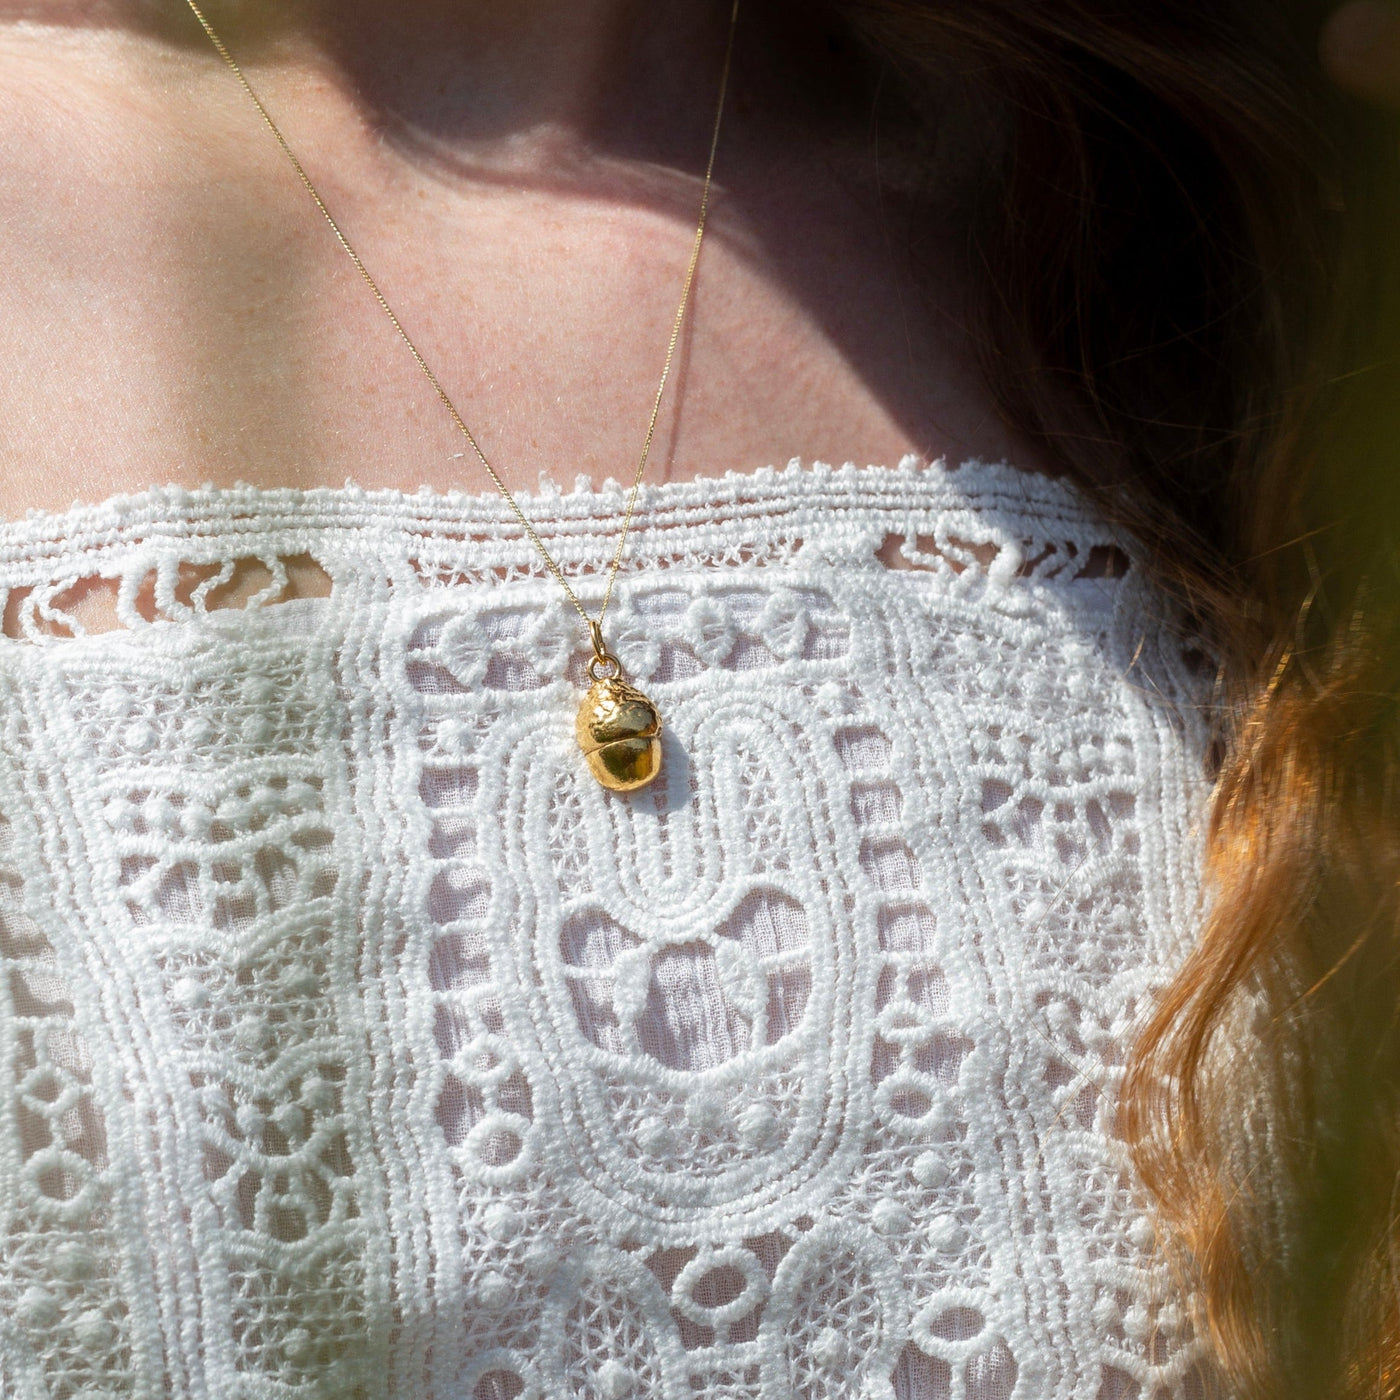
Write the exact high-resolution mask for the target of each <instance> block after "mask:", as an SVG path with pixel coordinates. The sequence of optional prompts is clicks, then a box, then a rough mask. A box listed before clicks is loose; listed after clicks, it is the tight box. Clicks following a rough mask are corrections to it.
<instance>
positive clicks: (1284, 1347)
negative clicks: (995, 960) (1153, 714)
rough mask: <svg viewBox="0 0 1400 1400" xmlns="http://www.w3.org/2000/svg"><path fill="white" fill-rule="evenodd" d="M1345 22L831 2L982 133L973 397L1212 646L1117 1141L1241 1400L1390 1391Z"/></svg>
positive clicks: (1393, 910) (1369, 650)
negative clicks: (1185, 909)
mask: <svg viewBox="0 0 1400 1400" xmlns="http://www.w3.org/2000/svg"><path fill="white" fill-rule="evenodd" d="M1327 8H1329V7H1327V6H1324V5H1316V4H1304V3H1294V4H1290V3H1288V2H1287V0H1267V2H1266V3H1257V4H1256V3H1244V0H1196V2H1195V3H1188V2H1187V0H1133V3H1131V4H1124V3H1121V0H1111V2H1110V0H1033V3H1032V2H1031V0H926V2H923V3H921V0H840V3H839V4H837V5H836V9H837V10H838V11H839V13H840V15H841V18H842V22H843V23H845V24H847V25H848V26H849V27H850V29H851V31H852V32H853V33H854V34H855V35H856V36H857V42H858V44H859V45H862V46H864V52H866V53H868V54H869V55H872V56H873V61H874V62H876V63H877V64H879V65H881V66H882V67H883V70H884V71H883V72H882V73H881V75H880V77H881V82H880V85H879V86H880V91H881V92H882V93H884V94H885V96H884V98H883V99H882V101H883V105H884V107H885V108H886V109H887V110H888V111H889V112H890V117H889V120H890V121H891V123H892V124H893V126H894V127H895V128H896V129H899V128H900V127H901V124H903V129H904V130H905V131H906V132H908V133H909V134H910V139H911V140H917V139H919V133H920V131H921V130H922V131H923V133H924V135H925V137H927V135H928V132H929V131H930V130H931V128H932V126H933V125H935V124H936V123H937V122H938V121H939V120H940V119H941V118H942V117H944V116H946V115H947V114H949V113H951V112H953V111H954V110H956V109H959V108H960V109H961V110H963V111H964V112H967V111H972V112H975V113H976V114H977V120H978V121H979V122H980V123H981V129H982V130H983V131H984V132H990V133H993V135H992V136H988V137H987V138H986V139H987V141H988V142H989V143H990V144H991V149H990V150H989V151H983V152H982V153H981V155H980V156H979V170H978V176H977V179H976V181H975V182H974V183H973V186H972V188H971V194H970V196H969V199H970V203H969V204H968V206H967V209H966V217H965V219H964V221H963V222H964V225H965V227H966V229H967V238H966V245H965V252H966V256H967V261H968V271H969V272H970V274H971V276H972V279H973V283H974V286H975V288H976V291H977V296H978V298H979V300H978V302H977V307H978V310H977V316H978V324H977V327H976V330H977V332H978V334H979V336H980V339H981V343H982V347H983V357H984V361H985V366H986V371H987V375H988V378H989V379H990V381H991V383H992V385H993V386H994V388H995V390H996V392H997V394H998V395H999V397H1000V401H1001V404H1002V406H1003V408H1004V410H1005V412H1006V413H1007V415H1008V417H1009V418H1010V419H1011V420H1013V421H1014V422H1015V423H1017V424H1018V425H1019V426H1020V427H1021V428H1022V429H1023V430H1025V431H1027V432H1029V433H1031V434H1032V435H1033V436H1034V437H1035V438H1036V439H1037V440H1038V441H1039V442H1040V443H1041V444H1042V445H1043V447H1044V449H1045V450H1046V451H1047V452H1048V453H1049V454H1050V456H1051V457H1052V459H1053V460H1055V461H1056V462H1057V463H1058V464H1059V466H1060V467H1061V468H1062V469H1063V470H1064V471H1066V472H1067V473H1069V474H1071V475H1073V476H1074V477H1075V478H1076V479H1077V480H1079V481H1080V482H1081V483H1083V484H1084V485H1085V487H1086V489H1087V490H1089V491H1091V492H1092V493H1093V494H1094V495H1095V496H1096V497H1097V498H1098V499H1099V500H1100V502H1101V503H1102V505H1103V506H1104V507H1105V508H1106V509H1108V510H1109V511H1111V512H1112V513H1113V514H1114V515H1115V516H1116V517H1117V518H1118V519H1120V520H1121V521H1123V522H1124V523H1126V524H1127V525H1128V526H1129V527H1130V528H1132V529H1133V530H1134V531H1135V532H1136V534H1137V535H1138V537H1139V539H1140V540H1141V541H1142V544H1143V547H1144V551H1145V553H1146V556H1147V557H1148V560H1149V563H1150V566H1151V567H1152V568H1153V569H1154V570H1155V572H1156V574H1157V576H1158V578H1159V580H1160V581H1162V582H1163V583H1165V584H1166V585H1167V587H1168V589H1169V590H1170V592H1171V593H1172V594H1173V595H1175V597H1176V598H1177V599H1178V600H1179V603H1180V606H1181V609H1182V616H1183V618H1184V619H1186V623H1187V625H1188V626H1189V627H1192V628H1196V629H1199V631H1200V633H1201V635H1202V636H1203V638H1204V639H1205V641H1206V644H1207V647H1208V649H1209V650H1210V652H1211V654H1212V655H1213V656H1214V657H1215V658H1217V660H1218V663H1219V684H1218V686H1217V688H1216V694H1215V700H1214V704H1213V707H1212V708H1213V717H1214V722H1215V728H1216V732H1217V734H1218V742H1217V744H1216V747H1215V750H1214V753H1213V755H1212V757H1211V762H1212V765H1213V772H1214V774H1215V775H1216V777H1217V785H1216V793H1215V799H1214V807H1213V814H1212V820H1211V827H1210V843H1209V856H1208V861H1209V864H1208V876H1209V905H1208V917H1207V918H1206V919H1205V926H1204V930H1203V933H1202V935H1201V937H1200V939H1199V943H1198V945H1197V950H1196V952H1195V953H1194V955H1193V956H1192V957H1191V958H1190V960H1189V962H1188V963H1187V964H1186V966H1185V967H1184V969H1182V970H1181V971H1180V973H1179V975H1177V976H1176V977H1175V979H1174V980H1173V981H1172V982H1171V983H1170V985H1169V986H1167V987H1166V988H1165V990H1164V992H1163V994H1162V995H1161V997H1160V999H1159V1000H1158V1001H1157V1002H1156V1004H1155V1006H1154V1007H1153V1008H1149V1018H1148V1019H1149V1021H1150V1023H1148V1024H1146V1026H1145V1030H1144V1033H1143V1035H1142V1039H1141V1041H1140V1043H1139V1044H1138V1045H1137V1047H1136V1049H1135V1051H1134V1054H1133V1057H1132V1060H1131V1063H1130V1066H1129V1073H1128V1078H1127V1082H1126V1088H1125V1091H1124V1096H1123V1100H1122V1103H1121V1107H1120V1112H1119V1120H1118V1121H1119V1124H1120V1128H1121V1131H1122V1132H1123V1134H1124V1136H1125V1137H1126V1139H1127V1141H1128V1142H1129V1144H1130V1145H1131V1147H1132V1150H1133V1152H1134V1153H1135V1156H1136V1159H1137V1162H1138V1164H1139V1167H1140V1169H1141V1172H1142V1175H1143V1177H1144V1179H1145V1181H1146V1183H1147V1186H1148V1189H1149V1191H1150V1193H1151V1195H1152V1197H1153V1199H1154V1201H1155V1204H1156V1207H1157V1209H1158V1212H1159V1215H1160V1218H1161V1221H1162V1224H1163V1226H1164V1227H1165V1228H1164V1229H1163V1231H1162V1234H1163V1236H1164V1238H1167V1239H1170V1240H1171V1241H1173V1242H1174V1246H1175V1247H1176V1248H1177V1249H1179V1250H1180V1255H1179V1257H1180V1259H1181V1260H1182V1262H1183V1264H1184V1266H1185V1267H1187V1268H1189V1269H1191V1270H1192V1271H1193V1274H1194V1281H1195V1283H1196V1286H1197V1288H1198V1290H1199V1296H1200V1298H1201V1300H1202V1312H1203V1318H1202V1321H1203V1324H1204V1325H1205V1327H1206V1328H1207V1329H1208V1331H1209V1335H1210V1338H1211V1341H1212V1342H1213V1345H1214V1350H1215V1352H1216V1354H1217V1356H1218V1358H1219V1364H1220V1367H1221V1369H1222V1372H1223V1374H1224V1376H1225V1377H1226V1385H1227V1388H1228V1389H1229V1390H1230V1391H1231V1392H1232V1393H1234V1394H1238V1395H1241V1396H1248V1397H1256V1396H1257V1397H1266V1396H1267V1397H1280V1396H1293V1395H1297V1396H1300V1397H1302V1396H1307V1397H1308V1398H1309V1400H1324V1397H1325V1400H1333V1398H1334V1397H1362V1396H1366V1397H1376V1396H1400V1286H1397V1264H1398V1263H1400V1031H1398V1030H1397V1024H1396V1022H1397V1007H1400V961H1397V959H1400V884H1398V883H1397V882H1400V754H1397V740H1400V724H1398V723H1397V695H1400V606H1398V605H1400V565H1397V553H1400V372H1397V363H1400V362H1398V361H1397V358H1396V354H1395V347H1396V345H1397V343H1400V336H1397V331H1400V324H1398V323H1397V320H1396V318H1395V316H1394V312H1395V305H1396V303H1395V297H1394V285H1393V283H1394V281H1395V278H1394V276H1393V274H1394V272H1395V264H1396V263H1397V262H1400V241H1397V240H1396V238H1395V237H1394V233H1395V232H1396V231H1400V224H1397V223H1396V222H1395V221H1394V219H1393V218H1392V210H1391V208H1390V206H1389V201H1388V198H1387V194H1386V192H1387V191H1388V190H1389V191H1393V192H1397V193H1400V168H1397V162H1396V161H1395V159H1394V154H1393V153H1394V151H1395V149H1396V141H1395V134H1394V132H1393V131H1387V130H1383V129H1382V124H1381V120H1380V119H1379V118H1378V117H1376V116H1374V115H1370V114H1362V113H1360V112H1357V111H1353V110H1351V109H1350V108H1349V107H1348V106H1347V104H1346V102H1345V101H1344V100H1343V99H1342V98H1341V97H1340V96H1336V95H1331V94H1329V93H1328V91H1327V88H1326V84H1325V82H1324V80H1323V78H1322V75H1321V74H1320V72H1319V71H1318V66H1317V61H1316V58H1315V52H1316V48H1315V45H1316V35H1317V32H1318V28H1319V26H1320V24H1321V21H1322V19H1323V17H1324V13H1325V10H1326V9H1327ZM949 92H954V93H956V94H957V99H956V101H953V102H948V103H946V104H943V105H942V106H941V107H940V104H939V100H938V97H937V94H940V93H949ZM969 99H970V100H969ZM949 119H951V118H949ZM989 170H990V171H991V172H992V173H991V174H990V175H989V174H988V171H989ZM915 197H917V195H916V196H915ZM927 197H929V198H936V197H939V191H938V190H937V188H936V181H931V183H930V186H929V189H928V191H927ZM1144 1400H1146V1397H1144Z"/></svg>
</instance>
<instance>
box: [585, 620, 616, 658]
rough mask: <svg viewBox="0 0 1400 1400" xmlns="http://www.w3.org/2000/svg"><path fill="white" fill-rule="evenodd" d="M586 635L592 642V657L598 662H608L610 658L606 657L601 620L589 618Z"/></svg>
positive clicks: (606, 650)
mask: <svg viewBox="0 0 1400 1400" xmlns="http://www.w3.org/2000/svg"><path fill="white" fill-rule="evenodd" d="M588 635H589V637H590V638H591V639H592V641H593V655H594V656H595V657H597V659H598V660H599V661H608V660H611V659H612V658H611V657H610V656H609V655H608V649H607V646H606V645H605V644H604V642H603V623H602V619H601V618H596V617H590V618H589V619H588Z"/></svg>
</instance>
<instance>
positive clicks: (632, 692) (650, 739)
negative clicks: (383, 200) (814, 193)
mask: <svg viewBox="0 0 1400 1400" xmlns="http://www.w3.org/2000/svg"><path fill="white" fill-rule="evenodd" d="M186 3H187V4H188V5H189V7H190V9H191V10H192V11H193V12H194V17H195V18H196V19H197V20H198V21H199V24H200V27H201V28H202V29H203V30H204V32H205V34H206V35H208V37H209V42H210V43H211V44H213V46H214V48H215V51H216V52H217V53H218V55H219V57H220V58H221V59H223V61H224V63H225V64H227V65H228V68H229V70H230V71H231V72H232V73H233V76H234V77H235V78H237V79H238V82H239V85H240V86H241V87H242V89H243V91H244V92H245V93H247V95H248V98H249V100H250V101H251V102H252V104H253V106H254V107H255V108H257V112H258V115H259V116H260V117H261V118H262V121H263V124H264V125H265V126H266V127H267V129H268V130H269V131H270V132H271V133H272V135H273V136H274V137H275V138H276V140H277V144H278V145H279V146H280V147H281V148H282V154H283V155H284V156H286V157H287V160H288V161H289V162H290V164H291V167H292V169H293V170H294V171H296V174H297V178H298V179H299V180H300V181H301V183H302V185H303V186H304V188H305V189H306V192H307V194H309V195H310V196H311V198H312V199H313V200H314V201H315V203H316V207H317V208H318V209H319V210H320V211H321V214H322V215H323V216H324V218H325V220H326V222H327V223H328V224H329V225H330V227H331V232H332V233H334V234H335V237H336V241H337V242H338V243H339V244H340V246H341V248H342V249H344V251H345V253H346V256H347V257H349V259H350V261H351V262H352V263H353V264H354V265H355V271H356V272H358V273H359V274H360V277H361V279H362V280H363V281H364V283H365V285H366V286H367V287H368V288H369V289H370V291H371V292H372V293H373V295H374V299H375V301H377V302H378V303H379V308H380V310H381V311H383V312H384V314H385V315H386V316H387V317H388V318H389V323H390V324H391V325H392V326H393V328H394V330H395V331H396V332H397V333H398V336H399V339H400V340H402V341H403V343H404V344H405V345H406V346H407V347H408V350H409V353H410V354H411V355H412V356H413V359H414V361H415V362H416V364H417V365H418V368H419V369H420V370H421V371H422V372H423V374H424V376H425V377H426V379H427V381H428V383H429V384H431V385H432V387H433V391H434V393H436V394H437V396H438V398H439V399H440V400H441V401H442V404H443V406H444V407H445V408H446V409H447V412H448V414H449V415H450V416H451V418H452V422H453V423H454V424H455V425H456V427H457V429H458V431H459V432H460V433H461V434H462V436H463V437H465V438H466V440H467V442H468V443H469V444H470V445H471V449H472V451H473V452H475V453H476V457H477V460H478V461H479V462H480V463H481V465H482V466H483V467H485V468H486V472H487V474H488V475H489V476H490V478H491V480H492V481H493V482H495V484H496V489H497V490H498V491H499V492H500V493H501V495H502V496H504V497H505V499H506V502H507V503H508V504H509V506H510V508H511V510H512V511H513V512H514V513H515V518H516V519H517V520H518V521H519V522H520V524H521V526H522V527H523V529H524V531H525V534H526V535H527V536H528V537H529V539H530V542H531V543H532V544H533V545H534V546H535V548H536V549H537V550H538V551H539V552H540V555H541V557H542V558H543V559H544V562H545V564H546V565H547V566H548V568H549V571H550V573H552V574H553V575H554V577H555V578H556V579H558V581H559V583H560V584H561V585H562V586H563V589H564V592H565V593H567V594H568V596H569V602H570V603H572V604H573V606H574V610H575V611H576V612H577V613H578V615H579V616H580V617H581V618H582V619H583V621H584V623H585V624H586V626H587V627H588V639H589V642H590V644H591V645H592V648H593V656H592V657H591V658H590V660H589V662H588V678H589V680H590V681H592V685H591V686H590V687H589V690H588V693H587V694H586V695H585V696H584V698H583V703H582V704H581V705H580V706H579V711H578V718H577V720H576V721H575V724H574V734H575V736H576V738H577V739H578V745H579V748H580V749H582V750H583V754H584V757H585V759H586V760H587V762H588V767H589V769H590V771H591V772H592V773H593V776H594V777H595V778H597V779H598V781H599V782H600V783H602V785H603V786H604V787H606V788H610V789H611V790H612V791H614V792H631V791H633V790H635V789H637V788H642V787H645V786H646V785H647V784H648V783H649V782H651V781H652V779H653V778H655V777H656V775H657V774H658V773H660V771H661V715H660V713H659V711H658V710H657V708H656V706H655V705H653V704H652V702H651V701H650V700H649V699H648V698H647V697H646V696H645V695H643V694H642V692H641V691H640V690H638V689H636V687H635V686H631V685H628V684H627V682H626V681H625V680H624V679H623V671H622V663H621V662H620V661H619V660H618V659H617V657H616V656H614V655H613V654H612V653H611V652H610V651H609V650H608V648H607V645H606V643H605V642H604V640H603V620H604V619H605V618H606V617H607V615H608V604H609V603H610V602H611V601H612V592H613V584H614V583H615V582H616V580H617V571H618V567H619V566H620V565H621V563H622V552H623V549H624V548H625V546H626V544H627V533H628V531H629V530H630V529H631V527H632V513H633V511H634V509H635V508H636V504H637V491H638V489H639V488H640V487H641V484H642V475H643V473H644V472H645V471H646V468H647V459H648V458H649V457H650V456H651V444H652V439H653V438H654V437H655V436H656V423H657V419H658V418H659V417H660V415H661V402H662V399H663V397H664V396H665V393H666V384H667V382H668V381H669V380H670V377H671V363H672V361H673V360H674V358H675V354H676V344H677V342H678V341H679V340H680V334H681V325H682V323H683V322H684V320H685V313H686V308H687V307H688V306H689V304H690V293H691V289H692V287H693V286H694V284H695V269H696V267H697V266H698V265H699V262H700V245H701V244H702V243H703V242H704V241H705V222H706V219H707V217H708V215H709V212H710V183H711V180H712V179H713V177H714V170H715V154H716V152H717V151H718V150H719V133H720V127H721V126H722V125H723V122H724V105H725V97H726V96H727V94H728V91H729V69H730V63H731V60H732V58H733V55H734V31H735V28H736V27H737V25H738V20H739V0H733V6H732V9H731V11H730V16H729V37H728V39H727V41H726V43H725V49H724V69H723V72H722V74H721V76H720V84H719V104H718V106H717V108H716V111H715V125H714V131H713V133H712V134H711V137H710V154H709V159H708V161H707V163H706V166H705V187H704V190H703V192H702V194H701V196H700V221H699V223H698V224H697V225H696V228H695V242H694V244H693V245H692V247H691V250H690V264H689V266H688V267H687V268H686V272H685V283H684V285H683V287H682V289H681V300H680V305H679V306H678V307H677V308H676V315H675V319H674V321H673V322H672V325H671V337H670V340H669V341H668V342H667V345H666V360H665V363H664V365H663V366H662V370H661V382H660V383H659V384H658V385H657V388H656V396H655V398H654V399H653V400H652V406H651V417H650V419H649V420H648V422H647V433H646V440H645V442H644V443H643V445H642V455H641V460H640V461H639V462H638V463H637V472H636V475H635V476H634V477H633V479H632V490H631V493H630V495H629V496H628V498H627V514H626V516H625V517H624V519H623V522H622V534H621V535H620V537H619V538H618V541H617V549H616V550H615V551H614V553H613V558H612V564H611V566H610V567H609V569H608V581H607V587H606V588H605V590H604V592H603V602H602V605H601V607H600V608H599V609H598V616H597V617H596V618H594V617H589V615H588V612H587V610H586V609H585V608H584V606H583V604H582V603H581V602H579V600H578V595H577V594H576V593H575V592H574V590H573V588H571V587H570V585H569V581H568V579H567V578H565V577H564V572H563V570H562V569H561V568H560V567H559V565H558V564H557V563H556V562H555V560H554V556H553V555H552V554H550V552H549V550H548V549H546V548H545V545H544V541H543V540H541V539H540V537H539V535H538V533H537V532H536V530H535V527H534V526H533V525H532V524H531V523H530V522H529V520H528V519H527V518H526V516H525V512H524V511H522V510H521V509H520V506H519V505H518V504H517V503H516V500H515V497H514V496H512V495H511V493H510V492H509V491H508V490H507V489H506V484H505V482H503V481H502V480H501V478H500V477H499V476H498V475H497V474H496V469H495V468H494V467H493V466H492V465H491V463H490V462H489V461H487V459H486V454H485V452H483V451H482V450H481V446H480V444H479V443H478V442H477V440H476V436H475V435H474V434H473V432H472V430H471V429H470V428H469V427H467V424H466V420H465V419H464V418H463V417H462V415H461V414H460V413H459V412H458V411H457V406H456V405H455V404H454V403H453V402H452V400H451V398H450V397H449V396H448V393H447V390H446V389H444V388H443V387H442V384H441V382H440V381H439V380H438V377H437V375H436V374H434V373H433V371H432V369H431V367H430V366H429V364H428V362H427V360H426V359H424V358H423V355H422V352H421V351H420V350H419V349H418V347H417V346H416V345H415V344H414V343H413V339H412V337H410V335H409V334H408V332H407V331H406V330H405V329H404V327H403V323H402V322H401V321H400V320H399V318H398V316H397V315H396V314H395V312H394V309H393V307H391V306H390V305H389V302H388V299H387V298H386V297H385V295H384V293H383V292H382V291H380V290H379V284H378V283H377V282H376V281H375V280H374V278H373V276H371V275H370V271H369V269H368V268H367V267H366V266H365V265H364V263H363V262H362V261H361V259H360V255H359V254H358V253H357V252H356V251H355V247H354V245H353V244H352V243H351V242H350V240H349V239H348V238H347V237H346V236H345V234H344V232H343V231H342V229H341V227H340V225H339V224H338V223H337V222H336V221H335V218H334V216H333V215H332V214H331V211H330V210H329V209H328V208H327V207H326V202H325V200H323V199H322V198H321V195H320V192H319V191H318V190H317V189H316V186H315V185H313V184H312V183H311V177H310V176H309V175H307V173H306V170H305V168H304V167H303V165H302V163H301V161H300V160H299V159H298V158H297V154H296V152H295V151H294V150H293V149H292V147H291V145H290V143H289V142H288V141H287V138H286V137H285V136H284V135H283V134H282V130H281V128H280V127H279V126H278V125H277V123H276V122H275V121H273V119H272V114H271V113H270V112H269V111H268V110H267V108H266V107H265V106H264V105H263V101H262V99H261V98H260V97H259V96H258V94H257V93H256V92H255V91H254V90H253V85H252V84H251V83H250V82H249V81H248V78H247V75H246V74H245V73H244V72H243V69H242V68H241V67H239V65H238V62H237V61H236V60H235V59H234V57H233V55H232V54H231V53H230V52H229V50H228V47H227V46H226V45H225V43H224V41H223V40H222V39H221V38H220V37H219V35H218V33H217V31H216V30H215V29H214V26H213V25H212V24H210V22H209V20H208V18H207V16H206V15H205V13H204V11H203V9H202V8H201V7H200V5H199V3H198V0H186Z"/></svg>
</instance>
